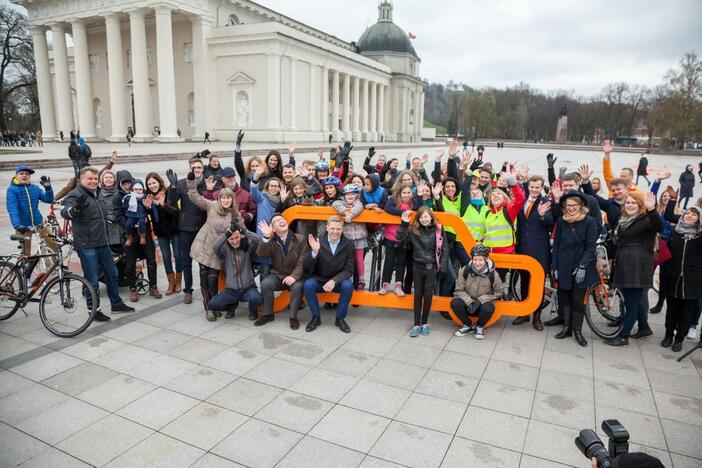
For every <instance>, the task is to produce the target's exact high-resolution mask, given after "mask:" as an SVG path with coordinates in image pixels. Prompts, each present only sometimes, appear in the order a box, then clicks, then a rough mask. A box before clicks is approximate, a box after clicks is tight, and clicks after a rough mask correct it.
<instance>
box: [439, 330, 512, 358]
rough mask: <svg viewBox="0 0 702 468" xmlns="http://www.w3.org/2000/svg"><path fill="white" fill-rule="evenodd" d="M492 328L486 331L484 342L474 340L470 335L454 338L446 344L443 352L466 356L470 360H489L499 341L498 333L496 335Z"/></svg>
mask: <svg viewBox="0 0 702 468" xmlns="http://www.w3.org/2000/svg"><path fill="white" fill-rule="evenodd" d="M493 328H494V327H490V329H488V330H487V331H486V333H485V339H484V340H476V339H475V338H473V336H472V335H469V336H454V337H452V338H451V339H450V340H449V342H448V343H446V347H445V348H444V351H451V352H454V353H462V354H466V355H468V356H470V357H471V358H473V357H479V358H490V356H492V352H493V350H494V349H495V346H496V345H497V341H498V340H499V332H497V333H496V332H495V331H493Z"/></svg>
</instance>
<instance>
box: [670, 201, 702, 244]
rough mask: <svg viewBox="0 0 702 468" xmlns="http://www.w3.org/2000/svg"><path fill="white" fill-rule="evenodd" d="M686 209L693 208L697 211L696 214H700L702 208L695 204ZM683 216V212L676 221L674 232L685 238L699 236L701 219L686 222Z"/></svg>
mask: <svg viewBox="0 0 702 468" xmlns="http://www.w3.org/2000/svg"><path fill="white" fill-rule="evenodd" d="M688 210H693V211H695V212H697V214H698V215H702V210H701V209H699V208H697V207H696V206H692V207H690V208H688ZM684 216H685V213H683V215H682V216H680V221H678V224H676V225H675V232H677V233H678V234H680V235H681V236H683V237H684V238H685V239H686V240H690V239H695V238H697V237H699V235H700V233H702V225H701V221H697V223H695V224H690V223H686V222H684V221H683V217H684Z"/></svg>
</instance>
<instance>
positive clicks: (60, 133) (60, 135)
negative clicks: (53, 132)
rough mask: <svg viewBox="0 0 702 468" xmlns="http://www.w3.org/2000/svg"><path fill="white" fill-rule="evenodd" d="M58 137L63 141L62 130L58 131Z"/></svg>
mask: <svg viewBox="0 0 702 468" xmlns="http://www.w3.org/2000/svg"><path fill="white" fill-rule="evenodd" d="M59 137H61V141H63V130H61V131H60V132H59Z"/></svg>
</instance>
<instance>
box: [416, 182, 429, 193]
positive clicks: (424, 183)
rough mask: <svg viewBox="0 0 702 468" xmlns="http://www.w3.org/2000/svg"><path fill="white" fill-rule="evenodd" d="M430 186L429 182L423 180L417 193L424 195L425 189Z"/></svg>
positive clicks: (418, 185)
mask: <svg viewBox="0 0 702 468" xmlns="http://www.w3.org/2000/svg"><path fill="white" fill-rule="evenodd" d="M428 186H429V185H428V184H427V181H426V180H424V179H421V180H420V181H419V183H418V184H417V193H418V194H422V193H424V189H425V188H427V187H428Z"/></svg>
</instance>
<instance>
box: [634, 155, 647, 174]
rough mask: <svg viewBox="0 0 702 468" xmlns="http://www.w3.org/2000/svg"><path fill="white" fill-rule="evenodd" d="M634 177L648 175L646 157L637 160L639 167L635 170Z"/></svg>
mask: <svg viewBox="0 0 702 468" xmlns="http://www.w3.org/2000/svg"><path fill="white" fill-rule="evenodd" d="M636 175H640V176H645V175H648V158H647V157H646V156H641V159H639V167H638V169H636Z"/></svg>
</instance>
